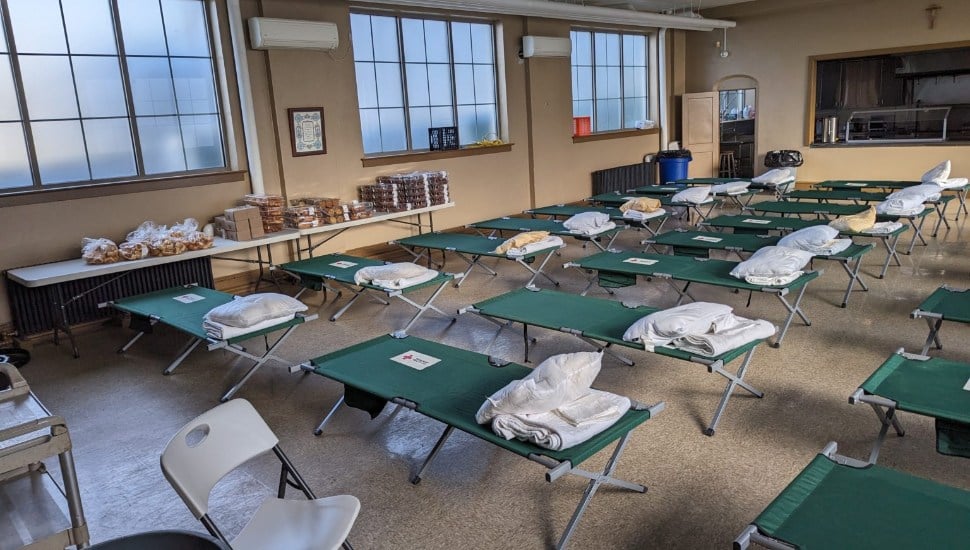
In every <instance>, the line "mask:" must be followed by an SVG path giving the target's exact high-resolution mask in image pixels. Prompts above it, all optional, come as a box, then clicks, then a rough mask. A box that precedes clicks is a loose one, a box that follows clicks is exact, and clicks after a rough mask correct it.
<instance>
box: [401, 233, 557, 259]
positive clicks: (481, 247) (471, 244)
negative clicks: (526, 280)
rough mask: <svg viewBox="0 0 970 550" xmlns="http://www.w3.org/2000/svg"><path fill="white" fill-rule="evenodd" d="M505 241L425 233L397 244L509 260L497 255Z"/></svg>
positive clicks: (532, 255) (533, 254) (542, 252)
mask: <svg viewBox="0 0 970 550" xmlns="http://www.w3.org/2000/svg"><path fill="white" fill-rule="evenodd" d="M503 241H504V239H499V238H498V237H483V236H481V235H468V234H465V233H425V234H423V235H415V236H413V237H407V238H404V239H399V240H397V241H395V242H396V243H398V244H400V245H403V246H408V247H414V248H429V249H434V250H455V251H457V252H462V253H465V254H472V255H475V256H490V257H495V258H508V257H509V256H506V255H505V254H496V253H495V248H497V247H498V245H500V244H502V242H503ZM548 252H549V249H548V248H547V249H544V250H538V251H536V252H533V253H531V254H526V255H525V256H520V258H523V259H529V258H535V257H536V256H539V255H541V254H546V253H548Z"/></svg>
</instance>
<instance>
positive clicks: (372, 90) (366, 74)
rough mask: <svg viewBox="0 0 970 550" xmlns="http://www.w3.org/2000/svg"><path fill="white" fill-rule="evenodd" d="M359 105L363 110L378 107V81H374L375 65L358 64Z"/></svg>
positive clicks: (355, 68)
mask: <svg viewBox="0 0 970 550" xmlns="http://www.w3.org/2000/svg"><path fill="white" fill-rule="evenodd" d="M354 71H355V72H356V73H357V103H358V106H359V107H360V108H361V109H366V108H370V107H377V80H375V79H374V64H373V63H357V64H355V67H354Z"/></svg>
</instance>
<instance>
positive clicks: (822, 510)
mask: <svg viewBox="0 0 970 550" xmlns="http://www.w3.org/2000/svg"><path fill="white" fill-rule="evenodd" d="M968 516H970V492H967V491H963V490H961V489H957V488H954V487H949V486H946V485H943V484H940V483H936V482H934V481H929V480H925V479H921V478H918V477H914V476H911V475H908V474H904V473H902V472H897V471H894V470H890V469H888V468H883V467H880V466H868V467H864V468H854V467H851V466H843V465H839V464H836V463H835V462H833V461H832V460H830V459H828V458H826V457H824V456H821V455H818V456H816V457H815V458H814V459H813V460H812V462H811V463H810V464H809V465H808V466H807V467H806V468H805V469H804V470H802V472H801V473H800V474H798V476H797V477H796V478H795V479H794V480H793V481H792V482H791V483H790V484H789V485H788V487H786V488H785V489H784V490H783V491H782V492H781V494H780V495H778V497H777V498H775V500H774V501H772V503H771V504H769V505H768V507H767V508H766V509H765V511H764V512H762V513H761V515H759V516H758V518H757V519H756V520H755V521H754V523H755V525H757V526H758V528H759V530H761V531H762V532H763V533H764V534H766V535H768V536H771V537H774V538H776V539H780V540H782V541H785V542H787V543H789V544H792V545H795V546H797V547H798V548H801V549H803V550H812V549H828V548H836V547H838V548H859V549H862V548H872V549H877V548H878V549H893V548H898V549H911V548H964V547H966V545H967V541H968V540H970V522H968V521H967V520H966V518H967V517H968Z"/></svg>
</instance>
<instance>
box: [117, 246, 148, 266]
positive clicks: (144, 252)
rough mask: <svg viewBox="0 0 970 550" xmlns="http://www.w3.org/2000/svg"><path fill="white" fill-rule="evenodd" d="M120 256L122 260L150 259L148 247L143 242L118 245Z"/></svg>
mask: <svg viewBox="0 0 970 550" xmlns="http://www.w3.org/2000/svg"><path fill="white" fill-rule="evenodd" d="M118 255H120V256H121V259H122V260H128V261H131V260H141V259H142V258H147V257H148V245H147V244H145V243H143V242H131V241H125V242H123V243H121V244H119V245H118Z"/></svg>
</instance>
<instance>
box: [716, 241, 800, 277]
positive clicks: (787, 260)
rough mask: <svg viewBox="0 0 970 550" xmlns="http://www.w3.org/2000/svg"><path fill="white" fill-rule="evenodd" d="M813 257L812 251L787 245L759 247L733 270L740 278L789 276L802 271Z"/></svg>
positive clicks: (732, 273) (734, 274)
mask: <svg viewBox="0 0 970 550" xmlns="http://www.w3.org/2000/svg"><path fill="white" fill-rule="evenodd" d="M811 259H812V253H811V252H806V251H805V250H799V249H796V248H788V247H787V246H765V247H762V248H759V249H758V250H757V251H755V253H754V254H752V255H751V257H750V258H748V259H747V260H745V261H743V262H741V263H739V264H738V265H736V266H735V267H734V269H732V270H731V276H733V277H737V278H738V279H745V280H747V278H748V277H749V276H754V277H772V278H774V277H787V276H790V275H793V274H794V273H797V272H800V271H802V270H803V268H804V267H805V266H806V265H807V264H808V262H809V261H811Z"/></svg>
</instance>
